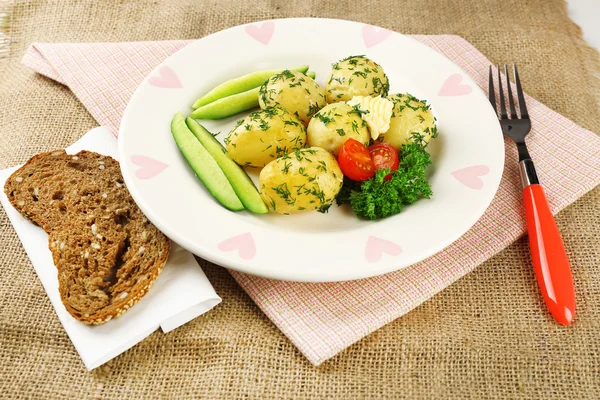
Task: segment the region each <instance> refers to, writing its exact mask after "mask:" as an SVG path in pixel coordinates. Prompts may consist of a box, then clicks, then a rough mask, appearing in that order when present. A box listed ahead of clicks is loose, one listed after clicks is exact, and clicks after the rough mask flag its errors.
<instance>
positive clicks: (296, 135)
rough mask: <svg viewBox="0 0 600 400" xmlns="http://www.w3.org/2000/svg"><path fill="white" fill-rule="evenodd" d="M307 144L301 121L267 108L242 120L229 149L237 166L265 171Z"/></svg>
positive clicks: (281, 109)
mask: <svg viewBox="0 0 600 400" xmlns="http://www.w3.org/2000/svg"><path fill="white" fill-rule="evenodd" d="M305 144H306V129H305V128H304V125H302V123H300V121H299V120H298V118H296V117H295V116H294V115H292V114H290V113H289V112H288V111H287V110H284V109H283V108H279V107H267V108H265V109H264V110H259V111H255V112H253V113H251V114H250V115H248V116H247V117H246V118H244V119H242V120H240V121H239V122H238V123H237V124H236V126H235V127H234V128H233V129H232V130H231V132H230V133H229V136H228V137H227V139H225V146H226V148H227V153H229V155H230V156H231V158H233V159H234V161H235V162H237V163H238V164H240V165H242V166H247V167H263V166H265V165H266V164H267V163H269V162H271V161H272V160H274V159H276V158H277V157H281V156H284V155H286V154H288V153H289V152H291V151H294V150H295V149H298V148H302V147H304V145H305Z"/></svg>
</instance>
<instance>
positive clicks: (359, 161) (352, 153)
mask: <svg viewBox="0 0 600 400" xmlns="http://www.w3.org/2000/svg"><path fill="white" fill-rule="evenodd" d="M338 162H339V164H340V168H341V169H342V172H343V173H344V175H346V176H347V177H348V178H350V179H352V180H353V181H366V180H367V179H370V178H372V177H373V175H375V164H373V160H372V159H371V155H370V154H369V149H367V146H365V145H364V144H362V143H361V142H359V141H358V140H355V139H348V140H346V142H345V143H344V145H343V146H342V149H341V150H340V154H339V155H338Z"/></svg>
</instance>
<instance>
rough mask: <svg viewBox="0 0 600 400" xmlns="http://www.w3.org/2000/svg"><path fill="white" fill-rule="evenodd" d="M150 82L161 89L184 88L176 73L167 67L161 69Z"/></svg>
mask: <svg viewBox="0 0 600 400" xmlns="http://www.w3.org/2000/svg"><path fill="white" fill-rule="evenodd" d="M148 82H149V83H150V84H151V85H152V86H155V87H159V88H167V89H179V88H182V87H183V85H182V84H181V81H180V80H179V77H178V76H177V74H176V73H175V71H173V70H172V69H171V68H169V67H166V66H162V67H160V68H159V69H158V75H154V76H151V77H150V78H149V79H148Z"/></svg>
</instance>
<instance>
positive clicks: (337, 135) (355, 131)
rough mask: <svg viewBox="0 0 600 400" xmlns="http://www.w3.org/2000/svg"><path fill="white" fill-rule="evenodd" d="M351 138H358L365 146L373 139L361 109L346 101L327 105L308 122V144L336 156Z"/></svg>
mask: <svg viewBox="0 0 600 400" xmlns="http://www.w3.org/2000/svg"><path fill="white" fill-rule="evenodd" d="M349 138H352V139H356V140H358V141H359V142H361V143H364V144H365V146H368V144H369V141H370V139H371V138H370V136H369V128H368V127H367V124H366V122H365V121H364V120H363V119H362V118H361V116H360V111H359V110H357V109H355V108H353V107H351V106H349V105H348V104H346V103H333V104H328V105H326V106H325V107H323V108H322V109H321V110H320V111H319V112H318V113H316V114H315V115H314V117H313V118H312V119H311V120H310V123H309V124H308V129H307V139H308V145H309V146H316V147H321V148H323V149H325V150H327V151H329V152H330V153H333V154H335V155H336V156H337V155H338V154H339V152H340V149H341V148H342V146H343V145H344V143H345V142H346V140H348V139H349Z"/></svg>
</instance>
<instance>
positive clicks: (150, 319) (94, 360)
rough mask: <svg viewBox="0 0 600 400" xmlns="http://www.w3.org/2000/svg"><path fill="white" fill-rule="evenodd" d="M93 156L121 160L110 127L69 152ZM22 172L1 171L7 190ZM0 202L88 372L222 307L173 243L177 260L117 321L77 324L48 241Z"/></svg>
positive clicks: (191, 262)
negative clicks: (64, 296)
mask: <svg viewBox="0 0 600 400" xmlns="http://www.w3.org/2000/svg"><path fill="white" fill-rule="evenodd" d="M80 150H91V151H95V152H97V153H101V154H104V155H108V156H111V157H113V158H115V159H117V139H116V138H115V137H114V136H113V135H112V134H111V133H110V132H109V131H108V129H106V128H104V127H98V128H95V129H92V130H91V131H89V132H88V133H86V134H85V136H83V137H82V138H81V139H80V140H79V141H77V142H76V143H75V144H73V145H72V146H70V147H68V148H67V152H68V153H71V154H74V153H77V152H78V151H80ZM17 168H18V167H14V168H8V169H5V170H2V171H0V182H1V183H2V187H4V183H5V182H6V180H7V179H8V177H9V176H10V174H11V173H12V172H13V171H15V170H16V169H17ZM0 202H1V203H2V205H3V206H4V209H5V210H6V214H7V215H8V218H9V219H10V221H11V222H12V224H13V226H14V227H15V230H16V232H17V235H18V236H19V239H21V242H22V243H23V247H24V248H25V251H26V252H27V255H28V256H29V258H30V259H31V262H32V264H33V267H34V268H35V271H36V273H37V275H38V276H39V278H40V280H41V281H42V285H43V286H44V289H46V292H47V293H48V297H49V298H50V302H51V303H52V305H53V306H54V309H55V310H56V314H57V315H58V319H59V320H60V322H61V323H62V324H63V326H64V327H65V331H66V332H67V335H69V338H70V339H71V341H72V342H73V344H74V345H75V348H76V349H77V352H78V353H79V355H80V356H81V359H82V360H83V363H84V364H85V366H86V367H87V369H88V370H91V369H94V368H96V367H98V366H100V365H102V364H104V363H105V362H107V361H109V360H111V359H112V358H114V357H116V356H117V355H119V354H121V353H122V352H124V351H125V350H127V349H129V348H131V347H133V346H134V345H135V344H137V343H139V342H140V341H142V340H143V339H144V338H146V337H147V336H148V335H150V334H151V333H152V332H154V331H155V330H156V329H158V327H161V328H162V331H163V332H165V333H167V332H169V331H171V330H173V329H175V328H177V327H179V326H181V325H183V324H185V323H186V322H189V321H190V320H192V319H194V318H196V317H197V316H199V315H201V314H204V313H205V312H207V311H209V310H210V309H212V308H213V307H214V306H216V305H217V304H219V303H220V302H221V298H220V297H219V296H218V295H217V293H216V292H215V290H214V289H213V287H212V285H211V284H210V282H209V281H208V279H207V278H206V275H204V272H203V271H202V269H201V268H200V266H199V265H198V263H197V262H196V260H195V259H194V256H193V255H192V254H191V253H189V252H187V251H185V250H184V249H183V248H181V247H179V246H178V245H176V244H175V243H172V247H171V254H170V256H169V259H168V261H167V264H166V265H165V267H164V269H163V271H162V273H161V274H160V276H159V277H158V279H157V280H156V283H155V284H154V286H153V287H152V289H150V292H149V293H148V294H147V295H146V296H145V297H144V298H143V299H142V300H141V301H140V302H139V303H137V304H136V305H135V306H133V307H132V308H131V309H130V310H129V311H128V312H126V313H125V314H123V316H121V317H120V318H118V319H116V320H111V321H110V322H108V323H106V324H103V325H100V326H89V325H85V324H83V323H81V322H79V321H77V320H76V319H75V318H73V317H72V316H71V315H70V314H69V313H68V312H67V310H66V309H65V307H64V305H63V304H62V302H61V301H60V294H59V292H58V278H57V272H56V267H55V266H54V263H53V261H52V255H51V253H50V250H49V249H48V235H47V234H46V232H44V230H43V229H42V228H40V227H38V226H35V225H33V224H32V223H31V222H29V221H28V220H26V219H25V218H24V217H23V216H21V214H20V213H19V212H18V211H17V210H16V209H15V208H14V207H13V206H12V205H11V204H10V202H9V201H8V198H7V197H6V194H5V193H4V190H0Z"/></svg>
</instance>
